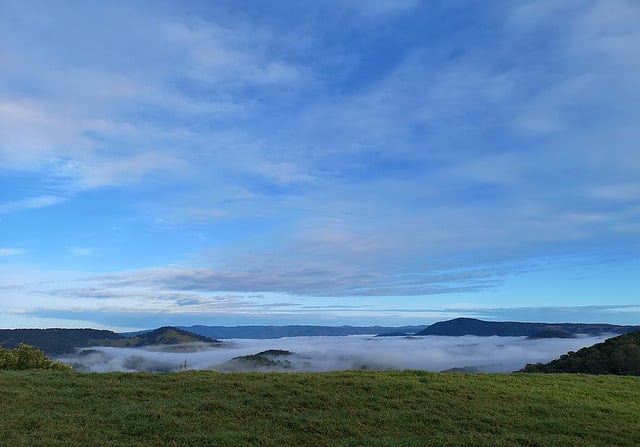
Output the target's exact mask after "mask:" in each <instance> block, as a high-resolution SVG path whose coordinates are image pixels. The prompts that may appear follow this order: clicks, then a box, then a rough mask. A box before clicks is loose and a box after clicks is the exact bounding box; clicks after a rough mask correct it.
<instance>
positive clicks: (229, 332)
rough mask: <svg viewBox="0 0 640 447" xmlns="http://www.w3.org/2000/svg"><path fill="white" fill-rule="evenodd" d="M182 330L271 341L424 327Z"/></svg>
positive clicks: (209, 335) (214, 335)
mask: <svg viewBox="0 0 640 447" xmlns="http://www.w3.org/2000/svg"><path fill="white" fill-rule="evenodd" d="M179 327H180V328H181V329H185V330H187V331H190V332H193V333H194V334H200V335H204V336H207V337H212V338H253V339H271V338H283V337H318V336H324V337H339V336H345V335H375V334H380V333H386V332H402V333H415V332H418V331H421V330H423V329H424V328H425V325H422V326H402V327H384V326H311V325H289V326H203V325H196V326H179Z"/></svg>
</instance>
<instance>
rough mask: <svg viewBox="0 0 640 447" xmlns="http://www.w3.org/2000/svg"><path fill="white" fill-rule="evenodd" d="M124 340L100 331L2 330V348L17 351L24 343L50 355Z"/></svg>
mask: <svg viewBox="0 0 640 447" xmlns="http://www.w3.org/2000/svg"><path fill="white" fill-rule="evenodd" d="M123 338H124V336H123V335H120V334H117V333H115V332H112V331H107V330H98V329H0V347H2V348H5V349H15V348H17V347H18V345H19V344H20V343H24V344H27V345H31V346H34V347H36V348H38V349H40V350H42V351H44V352H45V353H47V354H48V355H57V354H65V353H69V352H73V351H74V348H82V347H86V346H94V345H96V344H100V343H101V342H110V341H114V340H120V339H123Z"/></svg>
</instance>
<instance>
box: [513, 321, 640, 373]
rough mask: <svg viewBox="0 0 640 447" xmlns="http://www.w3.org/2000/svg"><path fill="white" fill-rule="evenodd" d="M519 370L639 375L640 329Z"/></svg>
mask: <svg viewBox="0 0 640 447" xmlns="http://www.w3.org/2000/svg"><path fill="white" fill-rule="evenodd" d="M522 372H543V373H585V374H618V375H635V376H640V331H636V332H631V333H629V334H624V335H619V336H617V337H613V338H609V339H607V340H605V341H604V342H603V343H598V344H595V345H593V346H589V347H587V348H582V349H580V350H579V351H578V352H572V351H571V352H568V353H567V354H564V355H562V356H561V357H560V358H559V359H557V360H554V361H552V362H549V363H546V364H544V363H536V364H528V365H527V366H525V367H524V368H523V369H522Z"/></svg>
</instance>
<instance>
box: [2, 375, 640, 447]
mask: <svg viewBox="0 0 640 447" xmlns="http://www.w3.org/2000/svg"><path fill="white" fill-rule="evenodd" d="M0 389H2V393H0V412H1V413H2V418H3V421H2V424H0V439H2V440H3V441H2V445H6V446H30V447H31V446H69V447H73V446H83V447H84V446H87V445H100V446H121V445H128V446H159V445H163V446H164V445H167V446H237V445H261V446H301V445H313V446H320V445H323V446H324V445H331V446H425V445H434V446H436V445H437V446H440V445H456V446H465V445H466V446H514V445H523V446H585V445H586V446H589V445H592V446H604V445H606V446H637V445H640V377H621V376H611V375H601V376H594V375H591V376H587V375H580V374H571V375H568V374H521V373H514V374H475V375H473V374H460V373H429V372H423V371H402V372H390V371H378V372H372V371H346V372H330V373H228V374H223V373H217V372H212V371H187V372H181V373H169V374H149V373H108V374H91V373H78V372H74V371H0Z"/></svg>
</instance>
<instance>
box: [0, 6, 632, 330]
mask: <svg viewBox="0 0 640 447" xmlns="http://www.w3.org/2000/svg"><path fill="white" fill-rule="evenodd" d="M638 123H640V3H639V2H637V1H635V0H628V1H624V0H609V1H606V2H601V1H587V0H568V1H562V2H558V1H554V0H548V1H547V0H535V1H527V0H522V1H518V2H512V1H506V0H505V1H501V0H496V1H491V2H477V1H464V0H454V1H450V0H447V1H444V0H442V1H439V0H424V1H419V0H389V1H385V0H367V1H361V0H315V1H310V2H294V1H275V0H261V1H257V0H255V1H237V0H233V1H224V0H222V1H216V2H210V1H194V0H192V1H181V2H175V1H160V0H157V1H156V0H154V1H144V0H136V1H124V0H115V1H110V2H87V1H84V0H83V1H73V0H68V1H64V2H48V1H29V0H17V1H13V0H0V327H6V328H11V327H95V328H109V329H114V330H132V329H143V328H153V327H158V326H162V325H187V326H188V325H191V324H208V325H228V326H229V325H243V324H326V325H343V324H351V325H369V324H383V325H391V326H393V325H403V324H429V323H432V322H435V321H439V320H443V319H449V318H454V317H458V316H467V317H476V318H483V319H489V320H520V321H547V322H564V321H566V322H607V323H618V324H639V323H640V281H639V280H638V278H640V200H639V199H640V147H639V144H640V143H639V142H640V126H639V125H638Z"/></svg>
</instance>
